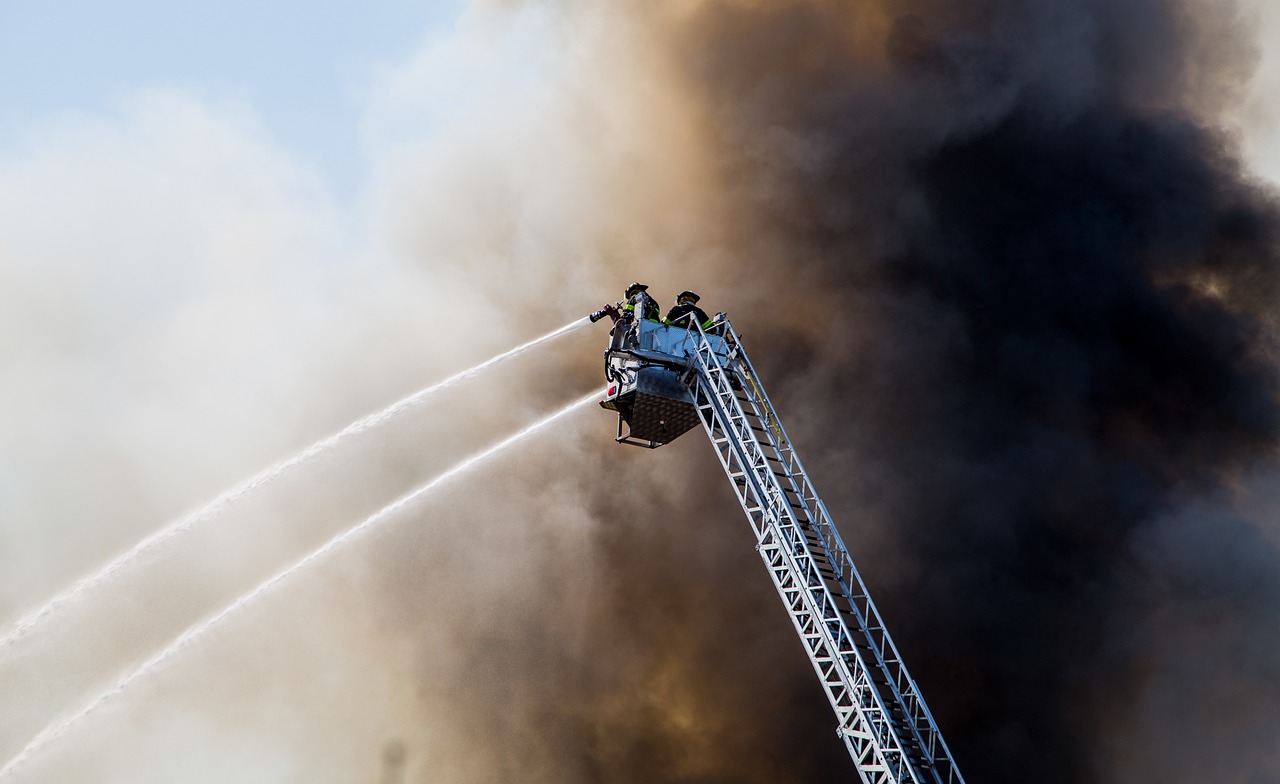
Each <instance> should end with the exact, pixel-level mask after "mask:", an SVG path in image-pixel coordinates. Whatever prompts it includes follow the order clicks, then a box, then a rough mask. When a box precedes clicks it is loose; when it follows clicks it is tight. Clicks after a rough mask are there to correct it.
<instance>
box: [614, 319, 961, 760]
mask: <svg viewBox="0 0 1280 784" xmlns="http://www.w3.org/2000/svg"><path fill="white" fill-rule="evenodd" d="M608 310H610V309H608V308H606V310H602V311H600V312H599V313H597V314H593V320H597V319H598V318H602V317H603V316H604V315H611V316H614V318H615V323H614V328H613V332H612V341H611V343H610V345H609V348H608V349H607V350H606V351H605V376H606V378H607V381H608V384H609V386H608V389H607V392H606V395H605V397H604V399H603V400H602V401H601V403H600V404H601V406H603V407H604V408H606V409H609V410H612V411H616V412H617V413H618V436H617V439H616V440H617V441H618V442H619V443H623V444H630V445H633V446H642V447H647V448H650V449H656V448H657V447H659V446H662V445H663V444H666V443H669V442H671V441H672V440H674V439H675V438H678V437H679V436H680V435H681V434H683V433H685V432H687V431H688V430H690V429H692V428H693V427H695V426H696V425H697V424H698V423H699V422H700V423H701V424H702V426H703V428H704V429H705V430H706V433H707V436H708V437H709V438H710V440H711V445H712V446H713V447H714V448H715V452H716V456H717V457H718V458H719V459H720V465H721V466H722V467H723V468H724V471H725V474H726V475H727V476H728V478H729V484H730V486H731V487H732V488H733V491H734V493H735V495H737V497H738V501H739V502H740V503H741V505H742V509H743V511H744V512H745V513H746V516H747V520H748V522H750V524H751V528H752V531H753V532H754V533H755V537H756V551H757V552H759V553H760V557H761V559H762V560H763V561H764V564H765V567H766V568H767V569H768V572H769V577H770V579H771V580H772V581H773V585H774V588H775V589H776V590H777V592H778V596H779V598H781V599H782V603H783V605H784V606H785V607H786V610H787V613H788V615H789V616H790V617H791V622H792V624H793V625H794V626H795V630H796V633H797V635H798V636H799V638H800V641H801V643H802V644H803V646H804V649H805V653H806V654H808V656H809V661H810V663H811V664H812V665H813V668H814V671H815V672H816V673H817V675H818V680H819V682H820V683H821V684H822V687H823V689H824V690H825V691H826V694H827V698H828V700H829V701H830V702H831V707H832V709H833V710H834V711H835V715H836V722H837V726H836V733H837V735H839V737H840V738H841V739H842V740H843V741H844V744H845V746H846V748H847V749H848V751H849V754H850V756H851V757H852V758H853V761H854V764H855V765H856V767H857V769H858V774H859V776H860V777H861V779H862V781H863V782H864V784H891V783H892V784H902V783H903V782H911V783H912V784H963V782H964V779H963V778H962V777H961V775H960V771H959V769H958V768H957V767H956V764H955V761H954V760H953V758H952V756H951V752H950V750H948V748H947V745H946V743H945V742H944V741H943V739H942V733H941V732H940V731H939V730H938V726H937V723H936V722H935V721H934V719H933V715H932V714H931V713H930V712H929V708H928V706H927V705H926V704H925V701H924V698H923V696H921V694H920V689H919V687H918V686H917V684H916V682H915V680H914V679H912V678H911V676H910V674H908V672H907V668H906V665H905V664H904V663H903V661H902V657H901V655H900V654H899V652H898V648H897V646H896V645H894V643H893V639H892V638H891V637H890V636H889V631H888V629H887V628H886V627H885V624H884V621H883V619H882V618H881V617H880V612H879V610H877V609H876V606H875V603H874V602H872V600H871V597H870V595H869V594H868V593H867V587H866V585H865V584H864V583H863V581H862V577H861V576H860V575H859V574H858V570H857V568H856V567H855V566H854V563H853V559H852V558H850V557H849V551H848V550H847V549H846V548H845V545H844V541H843V540H842V539H841V538H840V533H839V532H838V531H837V530H836V527H835V525H834V524H833V523H832V521H831V517H830V515H829V514H828V513H827V508H826V506H825V505H824V504H823V502H822V499H821V498H820V497H819V496H818V493H817V491H816V490H815V489H814V487H813V484H812V483H811V482H810V481H809V475H808V474H807V473H805V470H804V468H803V467H802V466H801V464H800V459H799V457H798V456H797V455H796V452H795V448H794V447H793V446H792V444H791V440H790V439H789V438H787V434H786V431H785V430H784V429H783V427H782V423H781V421H780V420H779V419H778V414H777V411H775V410H774V408H773V405H772V404H771V403H770V402H769V398H768V396H767V395H766V394H765V391H764V387H763V385H762V384H761V383H760V379H759V377H758V376H757V375H756V372H755V370H754V369H753V368H752V366H751V362H750V360H748V358H747V354H746V351H745V350H744V349H743V347H742V343H741V341H740V340H739V339H738V335H737V334H736V333H735V332H734V330H733V327H732V325H731V324H730V323H729V321H728V318H727V317H725V316H724V315H723V314H720V315H719V316H717V319H716V323H714V324H713V325H712V326H710V327H709V328H707V329H705V330H704V329H703V328H702V326H701V325H698V324H690V325H689V327H688V328H685V327H683V326H676V325H667V324H662V323H660V322H656V321H650V320H644V319H641V320H636V319H634V318H626V317H625V316H620V315H619V314H617V312H616V311H615V312H613V313H607V311H608Z"/></svg>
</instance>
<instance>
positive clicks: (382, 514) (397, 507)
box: [0, 319, 601, 780]
mask: <svg viewBox="0 0 1280 784" xmlns="http://www.w3.org/2000/svg"><path fill="white" fill-rule="evenodd" d="M583 321H585V319H584V320H583ZM576 325H577V324H576V322H575V324H573V325H570V327H573V326H576ZM566 329H567V328H566ZM547 339H550V336H547V337H544V338H540V339H539V340H540V341H541V340H547ZM527 345H530V344H526V346H527ZM600 394H601V393H600V391H599V390H597V391H593V392H591V393H590V394H588V395H585V396H583V397H580V398H578V399H577V400H575V401H573V402H572V403H570V404H569V405H567V406H565V407H564V408H562V409H560V410H559V411H556V412H554V413H552V414H549V415H548V416H546V417H544V418H542V419H540V420H538V421H537V422H534V423H533V424H532V425H529V426H528V427H525V428H524V429H523V430H520V431H519V432H517V433H515V434H514V435H511V436H508V437H507V438H504V439H503V440H501V441H499V442H497V443H495V444H492V445H491V446H489V447H487V448H485V449H483V450H481V451H479V452H476V453H475V454H473V455H471V456H470V457H467V458H465V459H464V460H462V461H461V462H459V463H457V464H456V465H454V466H453V467H452V468H450V469H448V470H447V471H445V472H444V473H442V474H440V475H439V476H437V477H436V478H435V479H432V480H431V481H430V482H428V483H426V484H425V485H423V486H421V487H419V488H418V489H417V490H414V491H413V492H411V493H409V494H408V495H406V496H404V497H402V498H400V499H399V500H398V501H395V502H393V503H391V504H389V505H387V506H385V507H383V508H382V509H380V510H378V511H377V512H375V513H373V514H372V515H370V516H369V517H367V518H365V520H364V521H363V522H361V523H359V524H357V525H356V526H354V527H353V528H349V529H347V530H346V531H345V532H343V533H341V534H339V535H337V536H335V537H334V538H333V539H330V540H329V541H328V542H326V543H325V544H324V545H323V546H321V547H320V548H319V549H316V550H313V551H312V552H311V553H310V554H309V555H307V556H306V557H304V558H303V559H302V560H300V561H298V562H297V563H295V564H294V565H293V566H290V567H289V568H288V569H285V570H284V571H282V572H279V573H277V574H276V575H275V576H274V577H272V578H270V579H269V580H267V581H266V582H264V583H261V584H260V585H258V587H257V588H254V589H253V590H252V591H250V592H248V593H246V594H244V595H243V596H241V597H240V598H239V599H237V600H236V601H235V602H233V603H232V604H230V605H229V606H227V607H226V608H225V609H224V610H222V611H221V612H219V613H218V614H217V615H214V616H212V617H210V618H208V619H206V620H204V621H202V622H200V623H198V624H196V625H195V626H192V627H191V628H189V629H187V630H186V631H185V632H183V633H182V634H181V635H179V636H178V638H177V639H175V640H174V641H173V642H172V643H170V644H169V646H168V647H167V648H165V649H164V650H162V651H160V652H159V653H157V654H156V655H155V656H152V657H151V658H150V659H148V660H147V661H146V662H145V663H143V664H142V666H141V667H139V668H138V669H136V670H134V671H133V672H132V673H130V674H129V675H126V676H125V677H124V678H121V679H120V680H119V681H118V682H117V683H116V685H115V686H113V687H111V688H110V689H109V690H107V691H105V692H103V693H102V694H100V695H98V696H97V697H95V698H94V699H93V700H91V701H90V702H89V703H88V704H86V705H85V706H84V707H83V708H81V709H80V710H79V711H77V712H76V713H75V714H73V715H72V716H70V717H69V718H67V719H64V720H63V721H62V722H60V723H58V724H56V725H53V724H51V725H49V726H48V727H45V728H44V729H43V730H41V731H40V732H39V733H38V734H37V735H36V736H35V737H34V738H32V740H31V741H30V742H29V743H28V744H27V745H26V746H25V747H24V748H23V749H22V751H20V752H19V753H18V755H17V756H16V757H14V758H13V759H11V760H9V762H8V763H7V764H6V765H5V766H4V767H3V768H0V780H3V779H5V778H8V777H9V776H10V775H12V774H13V772H14V771H15V770H17V769H18V767H20V766H21V765H22V764H23V763H25V762H26V761H27V760H28V759H30V758H31V757H32V755H34V754H36V753H37V752H39V751H40V750H41V749H43V748H44V747H46V746H48V745H49V744H50V743H53V742H54V741H56V740H57V739H58V738H60V737H62V736H63V735H65V734H66V733H67V732H68V731H69V730H70V729H72V728H73V727H75V726H76V725H77V724H79V723H80V722H81V721H83V720H84V719H86V718H88V717H89V716H91V715H92V714H93V713H94V712H95V711H97V710H98V708H99V707H101V706H102V705H103V704H104V703H106V702H107V701H109V700H111V699H113V698H114V697H116V696H118V695H119V694H121V693H122V692H124V691H125V690H126V689H127V688H129V687H130V686H131V685H133V684H134V683H136V682H138V681H139V680H142V679H143V678H145V677H147V676H148V675H150V674H151V673H153V672H155V671H156V670H157V669H158V668H159V667H160V666H161V665H163V664H164V663H165V662H167V661H168V660H169V659H171V658H173V657H174V656H176V655H178V654H179V653H181V652H182V651H183V650H185V649H186V648H188V647H190V646H191V645H192V644H194V643H195V642H197V641H198V640H199V639H200V638H202V637H203V636H204V635H205V634H206V633H208V632H209V631H210V630H211V629H213V628H214V627H216V626H218V625H219V624H221V623H222V622H223V621H225V620H226V619H227V618H229V617H231V616H232V615H235V614H236V613H238V612H239V611H240V610H243V609H244V608H245V607H247V606H248V605H250V604H252V603H253V602H254V601H256V600H258V599H260V598H261V597H262V596H264V595H265V594H266V593H268V592H269V591H270V590H271V589H272V588H274V587H275V586H276V585H278V584H280V583H281V582H283V581H284V580H287V579H288V578H289V577H291V576H293V575H294V574H297V573H298V572H299V571H301V570H302V569H305V568H306V567H307V566H309V565H310V564H313V563H315V562H316V561H318V560H320V559H321V558H323V557H324V556H326V555H327V554H329V553H330V552H332V551H333V550H335V549H337V548H338V547H341V546H342V545H343V544H346V543H347V542H349V541H351V540H352V539H354V538H355V537H357V536H358V535H360V534H361V533H363V532H365V531H367V530H368V529H369V528H371V527H373V526H374V525H376V524H378V523H380V522H383V521H385V520H387V519H388V518H390V517H392V516H393V515H394V514H396V513H397V512H399V511H401V510H403V509H404V508H406V507H408V506H409V505H410V504H412V503H413V502H414V501H417V500H418V499H420V498H422V497H423V496H425V495H427V494H428V493H430V492H431V491H433V490H435V489H436V488H438V487H440V485H442V484H444V483H445V482H447V481H449V480H450V479H452V478H454V477H456V476H458V475H459V474H462V473H465V472H467V471H469V470H470V469H472V468H475V467H476V466H477V465H479V464H480V463H482V462H484V461H485V460H487V459H489V458H491V457H493V456H494V455H496V454H498V453H499V452H502V451H503V450H505V449H507V448H508V447H510V446H512V445H514V444H515V443H517V442H518V441H521V440H523V439H525V438H527V437H528V436H530V435H532V434H533V433H535V432H537V431H538V430H541V429H542V428H544V427H546V426H547V425H550V424H551V423H552V422H555V421H556V420H558V419H561V418H563V417H565V416H567V415H568V414H571V413H573V412H574V411H576V410H578V409H579V408H581V407H583V406H585V405H586V404H588V403H590V402H592V401H594V400H598V399H599V397H600ZM397 405H399V404H397ZM344 432H346V431H344Z"/></svg>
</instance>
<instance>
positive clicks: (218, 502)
mask: <svg viewBox="0 0 1280 784" xmlns="http://www.w3.org/2000/svg"><path fill="white" fill-rule="evenodd" d="M588 323H589V320H588V319H587V318H585V317H584V318H580V319H578V320H577V321H574V322H572V323H569V324H566V325H564V326H563V327H560V328H559V329H555V330H552V331H551V332H548V333H547V334H545V335H543V336H542V337H539V338H535V339H533V340H531V341H529V342H528V343H523V344H521V345H519V346H516V347H515V348H513V349H511V350H510V351H506V352H503V353H502V354H498V355H497V356H495V357H493V358H491V359H487V360H485V361H484V362H481V363H480V364H478V365H476V366H475V367H471V368H468V369H467V370H463V371H461V372H459V373H455V374H454V375H452V376H449V377H448V378H446V379H445V380H443V381H440V382H438V383H436V384H433V385H431V386H429V387H427V388H425V389H421V390H419V391H417V392H414V393H413V394H412V395H409V396H408V397H406V398H404V399H403V400H400V401H397V402H395V403H392V404H391V405H390V406H388V407H386V408H384V409H382V410H381V411H379V412H377V413H375V414H370V415H369V416H367V417H365V418H363V419H360V420H357V421H356V422H353V423H352V424H350V425H348V426H347V427H346V428H345V429H343V430H342V431H340V432H338V433H335V434H333V435H331V436H329V437H328V438H325V439H322V440H320V441H317V442H316V443H314V444H312V445H311V446H309V447H307V448H306V449H305V450H303V451H302V452H299V453H298V454H297V455H295V456H293V457H291V458H289V459H287V460H283V461H280V462H278V463H275V464H273V465H271V466H268V467H267V468H266V469H264V470H262V471H261V472H259V473H258V474H257V475H255V476H253V477H251V478H250V479H248V480H246V481H245V482H243V483H242V484H240V485H237V486H235V487H233V488H231V489H230V490H227V491H226V492H224V493H222V494H221V495H219V496H218V497H217V498H215V499H213V500H212V501H210V502H209V503H207V504H205V505H204V506H202V507H200V508H199V509H197V510H196V511H194V512H191V513H190V514H188V515H186V516H185V517H183V518H181V519H179V520H178V521H177V522H175V523H173V524H171V525H169V526H168V527H166V528H162V529H160V530H159V531H156V532H155V533H153V534H151V535H150V536H148V537H147V538H146V539H143V540H142V541H141V542H139V543H138V544H136V545H134V546H133V548H132V549H130V550H128V551H126V552H125V553H123V554H121V555H119V556H117V557H116V559H115V560H113V561H111V562H110V563H108V564H107V565H106V566H104V567H102V568H101V569H99V570H98V571H97V572H94V573H93V574H91V575H88V576H87V577H83V578H81V579H80V580H78V581H77V582H76V583H75V584H73V585H72V586H71V587H70V588H68V589H67V590H65V591H63V592H62V593H60V594H58V595H57V596H54V597H53V598H52V599H50V600H49V601H47V602H45V604H44V605H43V606H42V607H40V608H39V609H37V610H35V611H33V612H31V613H30V614H28V615H27V616H26V617H24V618H22V619H20V620H19V621H18V622H17V623H16V624H14V626H13V628H11V629H10V630H9V632H8V633H7V634H6V635H5V636H4V638H3V639H0V651H3V650H4V649H5V648H8V647H9V646H11V645H13V644H14V643H16V642H17V641H18V640H20V639H21V638H22V637H24V636H26V634H27V633H28V632H30V631H31V630H32V629H34V628H35V627H36V626H38V625H40V623H41V622H43V621H44V620H46V619H47V618H49V616H51V615H53V614H54V613H55V612H57V610H58V609H59V608H60V607H62V606H63V605H66V604H69V603H71V602H73V601H75V600H77V599H79V598H80V597H81V596H83V595H84V594H86V593H87V592H89V591H91V590H93V589H94V588H96V587H98V586H99V585H101V584H102V583H104V582H106V581H107V580H108V579H109V578H110V577H111V576H112V575H114V574H115V573H116V572H118V571H120V569H122V568H124V567H125V566H127V565H128V564H129V563H131V562H133V561H134V560H135V559H137V558H138V557H139V556H140V555H142V554H143V553H146V552H148V551H149V550H151V549H153V548H155V547H158V546H159V545H161V544H164V543H165V542H167V541H169V540H170V539H172V538H174V537H175V536H178V535H179V534H181V533H183V532H184V531H186V530H188V529H190V528H191V527H192V526H194V525H195V524H196V523H199V522H203V521H205V520H208V519H210V518H212V517H215V516H216V515H217V514H219V513H220V512H222V511H223V510H224V509H226V508H227V507H228V506H230V505H231V504H233V503H235V502H236V501H238V500H240V499H241V498H243V497H244V496H246V495H248V494H249V493H251V492H253V491H254V490H257V489H259V488H261V487H263V486H265V485H267V484H269V483H270V482H271V481H272V480H274V479H276V478H278V477H279V476H280V475H281V474H283V473H284V472H286V471H288V470H289V469H291V468H295V467H297V466H299V465H301V464H303V463H305V462H307V461H308V460H311V459H312V458H314V457H315V456H316V455H319V454H320V453H321V452H324V451H325V450H327V449H329V448H331V447H333V446H335V445H337V444H338V443H339V442H341V441H343V440H345V439H347V438H349V437H350V436H353V435H356V434H357V433H361V432H364V431H365V430H368V429H370V428H372V427H375V426H377V425H379V424H381V423H382V422H385V421H386V420H388V419H390V418H392V417H394V416H396V415H397V414H400V413H402V412H403V411H405V410H406V409H409V408H412V407H413V406H415V405H417V404H418V403H421V402H422V401H423V400H426V399H427V398H428V397H430V396H431V395H433V394H435V393H436V392H439V391H441V390H443V389H446V388H448V387H451V386H453V385H454V384H457V383H458V382H460V381H463V380H465V379H468V378H471V377H472V376H475V375H477V374H479V373H481V372H483V371H485V370H488V369H489V368H491V367H493V366H494V365H497V364H498V363H500V362H502V361H503V360H506V359H511V358H512V357H514V356H516V355H518V354H523V353H524V352H526V351H528V350H530V349H532V348H535V347H537V346H540V345H542V344H543V343H546V342H548V341H550V340H554V339H555V338H558V337H560V336H561V335H564V334H566V333H569V332H572V331H574V330H576V329H578V328H579V327H582V326H585V325H586V324H588Z"/></svg>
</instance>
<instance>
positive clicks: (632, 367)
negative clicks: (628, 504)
mask: <svg viewBox="0 0 1280 784" xmlns="http://www.w3.org/2000/svg"><path fill="white" fill-rule="evenodd" d="M702 340H706V341H707V342H708V343H709V344H710V345H711V350H712V351H714V352H715V353H717V354H718V355H720V356H721V357H722V358H725V357H727V353H728V350H727V346H726V343H725V340H724V338H722V337H720V336H718V335H699V334H698V332H697V330H696V329H695V330H693V331H690V330H688V329H685V328H683V327H677V326H671V325H667V324H662V323H660V322H657V321H649V320H643V321H641V322H640V323H639V324H638V326H637V325H633V324H628V323H627V322H625V321H623V322H619V323H618V324H616V325H614V335H613V341H612V342H611V343H610V345H609V348H608V350H606V351H605V353H604V368H605V378H606V379H608V382H609V388H608V390H607V391H606V394H605V398H604V400H602V401H600V405H601V406H602V407H604V408H607V409H609V410H610V411H616V412H618V437H617V441H618V443H621V444H631V445H632V446H642V447H645V448H647V449H656V448H658V447H659V446H662V445H663V444H668V443H670V442H672V441H674V440H675V439H676V438H678V437H680V436H681V435H683V434H684V433H686V432H687V431H689V430H691V429H693V428H694V427H697V426H698V424H700V422H701V420H700V419H699V417H698V406H697V403H696V400H695V397H694V384H696V383H697V371H696V363H695V361H694V354H695V352H696V351H697V350H698V345H699V342H700V341H702Z"/></svg>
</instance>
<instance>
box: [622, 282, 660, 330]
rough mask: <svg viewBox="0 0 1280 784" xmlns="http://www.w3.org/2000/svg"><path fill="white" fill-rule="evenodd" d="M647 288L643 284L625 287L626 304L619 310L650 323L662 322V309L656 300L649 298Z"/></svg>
mask: <svg viewBox="0 0 1280 784" xmlns="http://www.w3.org/2000/svg"><path fill="white" fill-rule="evenodd" d="M648 288H649V287H648V286H646V285H645V284H643V283H632V284H631V285H630V286H627V293H626V297H627V302H626V304H625V305H623V306H622V308H621V310H623V311H625V312H627V313H631V314H632V315H634V316H635V317H636V318H642V319H648V320H650V321H662V308H660V307H659V306H658V302H657V300H655V299H654V298H653V297H651V296H649V292H648Z"/></svg>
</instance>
